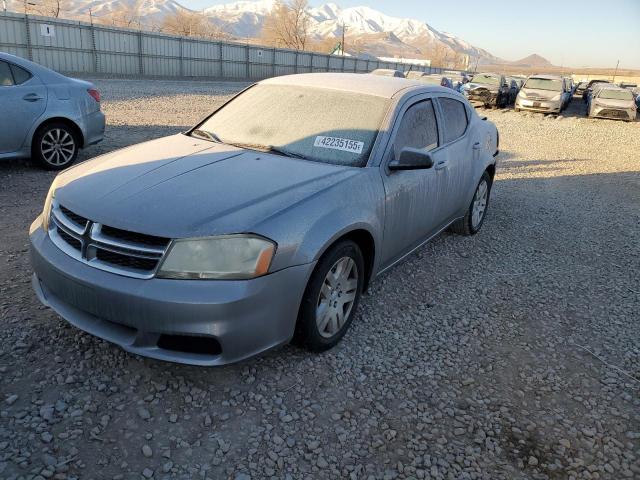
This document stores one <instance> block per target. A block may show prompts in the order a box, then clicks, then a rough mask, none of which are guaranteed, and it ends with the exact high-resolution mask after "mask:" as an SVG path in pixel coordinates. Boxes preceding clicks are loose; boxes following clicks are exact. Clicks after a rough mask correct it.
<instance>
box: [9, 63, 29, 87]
mask: <svg viewBox="0 0 640 480" xmlns="http://www.w3.org/2000/svg"><path fill="white" fill-rule="evenodd" d="M11 73H13V80H14V81H15V82H16V85H20V84H22V83H24V82H26V81H27V80H29V79H30V78H31V74H30V73H29V72H27V71H26V70H25V69H24V68H21V67H18V66H17V65H11Z"/></svg>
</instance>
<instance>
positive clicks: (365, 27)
mask: <svg viewBox="0 0 640 480" xmlns="http://www.w3.org/2000/svg"><path fill="white" fill-rule="evenodd" d="M275 3H276V1H275V0H257V1H247V0H244V1H239V2H233V3H227V4H223V5H215V6H213V7H210V8H207V9H205V10H204V14H205V15H207V16H209V17H210V18H211V19H212V20H214V21H215V22H216V23H218V24H220V25H224V26H225V27H226V29H228V30H229V31H230V33H232V34H233V35H235V36H238V37H257V36H259V35H260V31H261V29H262V25H263V23H264V19H265V17H266V16H267V15H268V14H269V13H270V12H271V11H272V9H273V7H274V5H275ZM308 13H309V17H310V25H309V27H310V28H309V32H310V34H311V36H312V37H315V38H318V39H319V38H326V37H329V36H335V37H339V36H340V35H341V34H342V26H343V25H344V27H345V29H346V32H347V35H348V36H350V37H353V36H356V37H367V36H369V35H375V36H379V35H380V34H389V33H391V34H393V35H394V36H395V37H397V39H399V40H400V42H401V43H403V44H405V45H404V46H400V47H401V48H403V49H405V50H407V48H406V47H407V46H408V47H409V48H408V49H409V50H410V49H411V47H413V48H415V49H417V50H418V51H420V50H423V49H426V50H429V49H433V48H434V47H435V46H437V45H440V46H444V47H448V48H450V49H451V50H453V51H455V52H457V53H464V54H467V55H469V56H470V57H482V58H488V59H492V60H496V57H494V56H493V55H491V54H490V53H489V52H487V51H486V50H483V49H481V48H477V47H474V46H473V45H471V44H469V43H468V42H465V41H464V40H462V39H460V38H458V37H456V36H454V35H451V34H448V33H443V32H439V31H437V30H436V29H434V28H432V27H431V26H429V25H428V24H427V23H425V22H422V21H420V20H415V19H412V18H399V17H392V16H390V15H385V14H384V13H382V12H379V11H378V10H375V9H373V8H370V7H364V6H363V7H350V8H341V7H340V6H338V5H337V4H335V3H326V4H324V5H321V6H319V7H315V8H310V9H309V11H308ZM421 47H422V48H421ZM418 53H419V52H418Z"/></svg>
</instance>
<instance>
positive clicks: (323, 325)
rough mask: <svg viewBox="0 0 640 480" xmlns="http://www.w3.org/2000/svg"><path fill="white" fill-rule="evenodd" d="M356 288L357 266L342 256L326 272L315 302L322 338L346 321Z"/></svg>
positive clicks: (337, 330)
mask: <svg viewBox="0 0 640 480" xmlns="http://www.w3.org/2000/svg"><path fill="white" fill-rule="evenodd" d="M357 289H358V267H357V266H356V262H355V261H354V260H353V259H352V258H351V257H342V258H340V259H339V260H338V261H337V262H336V263H334V264H333V266H332V267H331V268H330V269H329V271H328V272H327V275H326V277H325V279H324V281H323V282H322V287H321V288H320V293H319V295H318V302H317V304H316V324H317V326H318V332H319V333H320V335H321V336H322V337H324V338H331V337H333V336H334V335H336V334H337V333H338V332H339V331H340V330H341V329H342V327H343V326H344V324H345V323H346V322H347V320H348V318H349V315H350V314H351V310H352V309H353V304H354V302H355V300H356V295H357Z"/></svg>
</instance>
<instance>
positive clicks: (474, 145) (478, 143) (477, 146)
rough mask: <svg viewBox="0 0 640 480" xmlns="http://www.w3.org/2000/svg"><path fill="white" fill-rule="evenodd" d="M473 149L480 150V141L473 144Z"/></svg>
mask: <svg viewBox="0 0 640 480" xmlns="http://www.w3.org/2000/svg"><path fill="white" fill-rule="evenodd" d="M473 149H474V150H480V142H476V143H474V144H473Z"/></svg>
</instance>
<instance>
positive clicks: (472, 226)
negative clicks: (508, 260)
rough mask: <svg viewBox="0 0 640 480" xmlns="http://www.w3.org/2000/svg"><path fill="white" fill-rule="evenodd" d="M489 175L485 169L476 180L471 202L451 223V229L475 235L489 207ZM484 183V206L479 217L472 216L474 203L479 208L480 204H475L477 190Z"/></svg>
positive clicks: (460, 233)
mask: <svg viewBox="0 0 640 480" xmlns="http://www.w3.org/2000/svg"><path fill="white" fill-rule="evenodd" d="M491 183H492V182H491V176H490V175H489V174H488V173H487V172H486V171H485V172H484V173H483V174H482V177H480V181H479V182H478V186H477V187H476V191H475V193H474V194H473V198H472V199H471V204H470V205H469V208H468V209H467V213H466V214H465V216H464V217H463V218H460V219H458V220H456V221H455V222H453V223H452V224H451V227H450V228H451V231H452V232H454V233H457V234H459V235H475V234H476V233H478V232H479V231H480V229H481V228H482V224H483V223H484V219H485V218H486V216H487V210H488V209H489V197H490V195H491ZM483 184H484V185H486V190H485V195H484V207H483V209H482V214H481V216H480V218H479V219H478V218H477V217H474V205H475V206H476V207H477V208H479V206H480V205H481V204H482V202H480V203H479V204H478V205H476V201H478V200H479V199H477V198H476V197H477V196H478V192H479V191H481V186H482V185H483Z"/></svg>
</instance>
